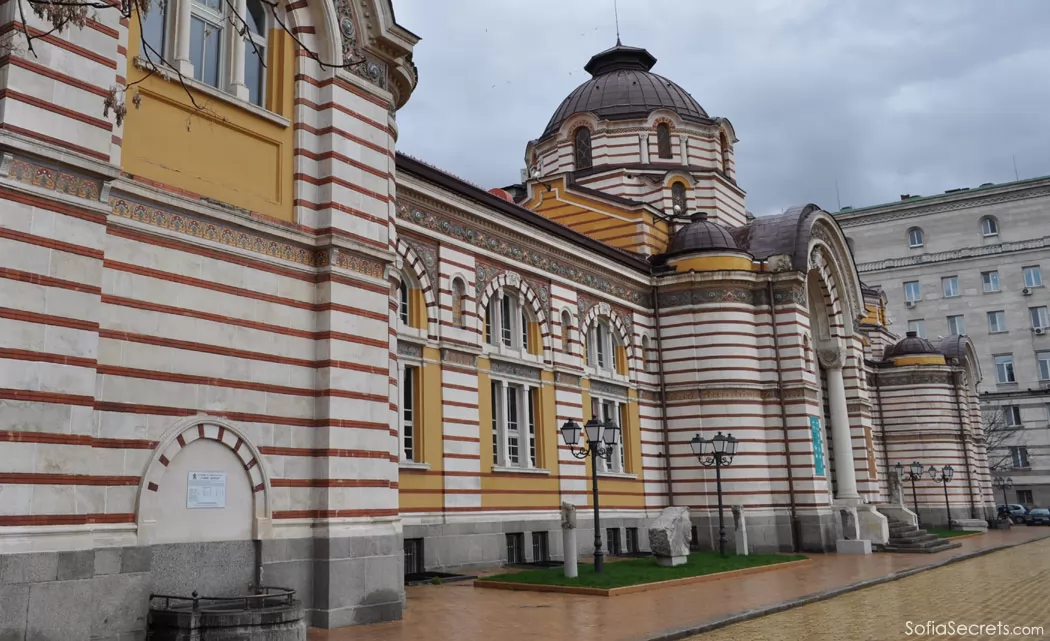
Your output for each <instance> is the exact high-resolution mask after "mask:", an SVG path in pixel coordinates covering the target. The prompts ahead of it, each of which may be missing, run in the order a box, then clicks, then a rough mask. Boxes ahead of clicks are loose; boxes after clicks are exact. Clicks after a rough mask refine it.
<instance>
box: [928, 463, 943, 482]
mask: <svg viewBox="0 0 1050 641" xmlns="http://www.w3.org/2000/svg"><path fill="white" fill-rule="evenodd" d="M926 473H927V474H929V475H930V478H931V479H933V480H934V481H937V480H939V479H940V476H941V471H940V470H938V469H937V468H935V467H934V466H932V465H931V466H930V469H928V470H926Z"/></svg>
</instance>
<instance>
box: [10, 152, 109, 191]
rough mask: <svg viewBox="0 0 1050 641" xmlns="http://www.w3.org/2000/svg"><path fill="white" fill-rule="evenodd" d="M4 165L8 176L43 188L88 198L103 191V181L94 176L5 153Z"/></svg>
mask: <svg viewBox="0 0 1050 641" xmlns="http://www.w3.org/2000/svg"><path fill="white" fill-rule="evenodd" d="M3 165H5V166H6V167H5V168H6V170H7V171H6V172H5V173H6V175H7V176H9V177H11V178H13V179H15V180H17V181H18V182H21V183H25V184H27V185H33V186H34V187H40V188H41V189H47V190H50V191H55V192H58V193H60V194H65V195H67V196H75V197H76V198H85V199H87V200H98V199H99V194H101V193H102V181H101V180H95V179H94V178H88V177H86V176H78V175H76V174H72V173H69V172H67V171H63V170H61V169H57V168H55V167H49V166H46V165H41V164H39V163H33V162H29V161H27V160H25V159H22V158H17V157H12V156H10V155H9V154H5V155H4V159H3Z"/></svg>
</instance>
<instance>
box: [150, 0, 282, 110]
mask: <svg viewBox="0 0 1050 641" xmlns="http://www.w3.org/2000/svg"><path fill="white" fill-rule="evenodd" d="M183 2H185V3H188V5H189V6H188V7H187V8H188V10H187V11H183V10H182V7H184V6H186V5H182V4H181V3H183ZM233 6H236V3H229V4H228V3H226V2H222V0H150V2H149V9H148V10H147V11H146V12H145V14H144V15H142V40H141V46H140V50H139V55H140V56H141V57H142V58H145V59H147V60H149V61H151V62H153V63H154V64H158V65H160V64H164V63H168V64H175V62H176V61H179V60H186V61H189V63H190V66H191V67H192V78H193V79H194V80H197V81H198V82H201V83H204V84H206V85H210V86H212V87H215V88H216V89H219V90H221V91H224V92H226V93H229V94H232V95H233V96H234V97H236V98H239V99H241V100H245V101H249V102H251V103H253V104H256V105H259V106H265V105H266V80H267V79H266V58H267V47H268V40H269V32H270V18H269V16H270V7H269V6H268V5H267V4H266V3H264V2H263V1H262V0H246V4H245V8H244V10H243V14H242V13H241V12H240V11H238V12H237V15H231V14H232V13H233V11H234V10H233V9H232V7H233ZM242 20H243V23H242ZM184 21H187V24H182V23H183V22H184ZM231 24H233V25H235V27H234V28H228V27H230V25H231ZM184 32H185V33H188V34H189V38H187V39H186V40H182V39H180V38H176V37H175V34H178V33H184ZM242 32H243V33H242ZM235 61H240V64H238V65H235V64H234V63H235ZM187 75H189V74H187Z"/></svg>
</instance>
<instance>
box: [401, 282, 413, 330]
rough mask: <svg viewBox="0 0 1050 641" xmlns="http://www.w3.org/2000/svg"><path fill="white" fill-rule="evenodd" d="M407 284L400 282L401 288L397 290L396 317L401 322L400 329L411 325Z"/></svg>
mask: <svg viewBox="0 0 1050 641" xmlns="http://www.w3.org/2000/svg"><path fill="white" fill-rule="evenodd" d="M408 296H409V294H408V283H406V282H405V281H403V280H402V281H401V286H400V287H398V288H397V316H398V318H399V319H400V320H401V326H402V327H408V326H410V325H411V324H412V315H411V313H410V311H411V309H412V308H411V305H410V304H409V302H408V300H409V299H408Z"/></svg>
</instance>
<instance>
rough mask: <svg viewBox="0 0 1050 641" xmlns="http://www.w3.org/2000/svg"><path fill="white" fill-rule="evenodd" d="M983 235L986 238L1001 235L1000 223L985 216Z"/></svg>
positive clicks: (982, 221) (983, 219) (982, 228)
mask: <svg viewBox="0 0 1050 641" xmlns="http://www.w3.org/2000/svg"><path fill="white" fill-rule="evenodd" d="M981 235H982V236H984V237H985V238H989V237H991V236H998V235H999V221H997V220H996V219H995V218H993V217H992V216H985V217H984V218H982V219H981Z"/></svg>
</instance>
